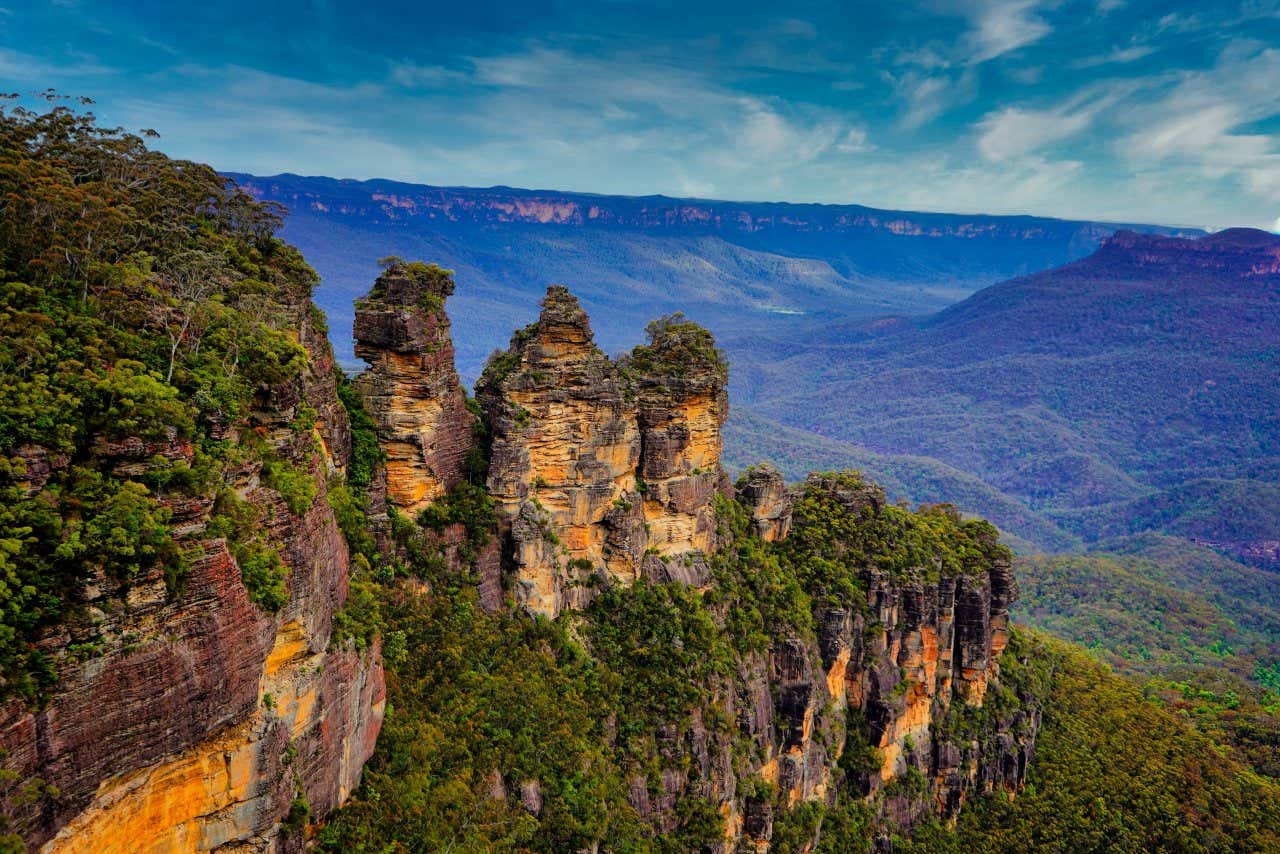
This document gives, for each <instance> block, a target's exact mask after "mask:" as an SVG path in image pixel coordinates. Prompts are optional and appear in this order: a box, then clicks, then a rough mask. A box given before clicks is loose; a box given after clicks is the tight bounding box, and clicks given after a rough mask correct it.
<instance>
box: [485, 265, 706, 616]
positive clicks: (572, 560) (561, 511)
mask: <svg viewBox="0 0 1280 854" xmlns="http://www.w3.org/2000/svg"><path fill="white" fill-rule="evenodd" d="M650 335H651V342H650V344H649V345H647V346H644V347H638V348H636V350H635V351H634V352H633V353H632V354H631V355H630V356H629V357H627V358H626V359H624V360H623V361H622V362H621V363H616V362H614V361H612V360H610V359H609V358H608V357H607V356H605V355H604V354H603V353H602V352H600V350H599V348H597V347H596V345H595V343H594V341H593V340H592V335H591V327H590V324H589V323H588V320H587V316H586V313H585V312H583V311H582V309H581V308H580V307H579V305H578V302H577V300H576V299H574V297H573V296H572V295H571V294H570V293H569V292H568V291H567V290H566V289H564V288H562V287H552V288H550V289H548V291H547V296H546V299H544V300H543V303H542V314H541V315H540V317H539V318H538V321H537V322H536V323H534V324H532V325H531V326H528V327H526V328H525V329H523V330H521V331H520V332H518V333H517V334H516V335H515V337H514V338H513V339H512V342H511V347H510V349H508V350H507V351H506V352H505V353H501V354H498V355H497V356H495V357H494V358H493V359H492V360H491V361H490V364H489V366H488V367H487V368H486V370H485V373H484V374H483V375H482V376H481V378H480V381H479V383H478V384H477V386H476V396H477V398H478V400H479V402H480V404H481V406H482V408H483V410H484V412H485V417H486V419H487V420H488V423H489V427H490V429H491V431H492V434H493V446H492V455H491V459H490V465H489V478H488V487H489V492H490V494H491V495H492V496H493V498H494V501H495V502H496V505H497V508H498V513H499V520H500V525H501V530H502V533H503V536H504V537H505V538H506V540H507V542H508V543H509V552H510V559H511V563H512V567H513V569H512V571H513V575H514V578H515V590H514V592H515V597H516V601H517V602H518V603H519V604H521V605H522V606H523V607H525V608H526V609H528V610H530V611H533V612H536V613H542V614H546V615H548V616H552V617H554V616H555V615H556V614H558V613H559V612H560V611H561V610H562V609H564V608H566V607H568V608H580V607H582V606H584V605H586V604H587V603H588V602H590V601H591V599H592V598H593V596H594V591H595V590H597V589H598V588H599V586H600V585H602V584H615V583H616V584H623V585H626V584H630V583H632V582H634V581H635V580H636V579H637V578H640V577H642V576H647V577H649V578H650V579H652V580H681V581H685V582H688V583H694V584H702V583H705V582H706V572H705V567H706V564H705V554H706V553H707V552H710V551H711V550H712V548H713V546H714V524H713V522H712V518H711V497H712V494H713V493H714V492H715V489H716V487H717V485H718V484H719V483H720V481H721V480H722V478H723V472H722V470H721V467H720V452H721V447H722V445H721V440H720V427H721V425H722V424H723V423H724V419H725V417H726V415H727V414H728V404H727V394H726V391H725V387H726V381H727V370H726V368H725V366H724V363H723V360H722V358H721V357H720V355H719V353H718V352H717V351H716V350H715V346H714V342H713V341H712V340H711V337H710V335H709V334H708V333H707V332H706V331H705V330H703V329H701V328H700V327H697V326H696V325H694V324H691V323H687V322H684V321H682V320H681V319H678V318H676V319H668V320H667V321H661V322H658V323H655V324H654V325H653V326H651V328H650Z"/></svg>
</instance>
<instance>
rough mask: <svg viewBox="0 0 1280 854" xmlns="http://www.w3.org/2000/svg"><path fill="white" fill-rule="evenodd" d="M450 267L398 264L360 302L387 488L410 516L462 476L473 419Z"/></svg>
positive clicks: (362, 347) (365, 377)
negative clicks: (456, 346)
mask: <svg viewBox="0 0 1280 854" xmlns="http://www.w3.org/2000/svg"><path fill="white" fill-rule="evenodd" d="M452 293H453V279H451V278H450V277H449V274H448V272H447V271H444V270H441V269H440V268H438V267H428V266H426V265H422V264H395V265H393V266H392V267H391V268H389V269H388V270H387V271H386V272H385V273H384V274H383V275H382V276H380V277H379V278H378V280H377V282H376V283H375V284H374V286H373V290H372V291H371V292H370V293H369V295H368V296H367V297H366V298H365V299H363V300H361V301H360V302H359V304H358V305H357V308H356V321H355V338H356V355H357V356H359V357H360V358H362V359H364V360H365V361H367V362H368V363H369V365H370V367H369V370H367V371H364V372H363V373H362V374H361V375H360V391H361V393H362V395H363V397H364V400H365V405H366V407H367V408H368V410H369V413H370V415H372V416H373V419H374V422H375V424H376V425H377V427H378V434H379V440H380V444H381V445H382V449H383V452H384V453H385V454H386V495H387V500H388V501H390V502H391V503H392V504H393V505H395V506H396V507H397V508H399V509H401V510H403V511H405V512H406V513H408V514H410V515H413V514H416V513H417V512H419V511H420V510H422V508H424V507H426V506H427V505H428V504H430V503H431V502H432V501H433V500H435V499H437V498H439V497H441V496H442V495H444V494H445V493H447V492H448V491H449V490H450V489H451V488H452V487H453V486H454V485H455V484H457V483H458V482H459V481H460V480H462V475H463V460H464V457H465V455H466V452H467V449H468V448H469V447H470V446H471V440H472V439H471V434H472V425H473V424H474V421H475V418H474V416H472V414H471V413H470V412H468V411H467V407H466V398H465V396H464V395H463V393H462V386H461V385H460V383H459V382H458V374H457V371H456V370H455V369H454V363H453V340H452V338H451V337H450V335H449V318H448V316H447V315H446V314H445V312H444V301H445V298H446V297H448V296H449V295H450V294H452Z"/></svg>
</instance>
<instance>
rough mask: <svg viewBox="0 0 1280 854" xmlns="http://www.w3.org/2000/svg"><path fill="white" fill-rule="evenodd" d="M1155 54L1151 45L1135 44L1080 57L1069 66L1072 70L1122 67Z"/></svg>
mask: <svg viewBox="0 0 1280 854" xmlns="http://www.w3.org/2000/svg"><path fill="white" fill-rule="evenodd" d="M1155 52H1156V49H1155V48H1154V47H1152V46H1151V45H1145V44H1135V45H1130V46H1129V47H1117V48H1115V49H1113V50H1111V51H1110V52H1108V53H1100V54H1094V55H1093V56H1084V57H1081V58H1080V59H1077V60H1076V61H1075V62H1073V63H1071V66H1072V67H1073V68H1097V67H1098V66H1101V65H1123V64H1125V63H1128V62H1136V61H1138V60H1139V59H1143V58H1144V57H1148V56H1150V55H1151V54H1153V53H1155Z"/></svg>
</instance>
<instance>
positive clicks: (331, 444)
mask: <svg viewBox="0 0 1280 854" xmlns="http://www.w3.org/2000/svg"><path fill="white" fill-rule="evenodd" d="M285 311H286V312H287V314H288V316H289V318H290V322H291V323H292V324H293V328H294V329H295V330H296V333H295V334H296V337H297V341H298V343H300V344H301V345H302V346H303V348H305V350H306V352H307V363H306V366H305V367H304V369H303V370H302V371H301V372H300V373H298V374H297V375H295V376H294V377H293V378H292V379H290V380H288V381H287V382H283V383H281V384H277V385H274V386H266V387H263V388H261V389H259V392H258V394H257V396H256V397H255V399H254V402H253V410H252V412H251V413H250V414H249V415H248V417H247V418H245V419H243V420H241V421H237V422H236V423H234V424H229V425H226V426H224V427H222V428H220V429H221V435H220V436H219V438H221V439H230V440H232V442H233V443H234V444H243V443H245V442H252V443H253V444H254V445H255V446H257V447H259V448H260V449H261V453H260V454H259V455H257V456H252V455H246V457H245V458H244V460H243V461H242V462H241V463H239V464H237V465H236V466H233V467H232V468H230V469H228V470H227V472H226V474H225V478H226V482H225V483H224V484H223V491H222V493H221V495H223V496H231V495H234V496H235V497H234V499H232V498H229V497H222V498H219V500H220V501H227V500H233V501H236V502H243V506H245V507H248V508H252V509H251V511H250V512H252V513H253V514H254V515H255V516H256V518H257V519H258V526H259V531H258V532H257V533H259V534H260V535H261V537H262V539H263V542H265V543H268V544H270V546H271V548H272V549H273V550H275V551H276V552H277V553H278V555H279V559H280V561H281V563H282V565H283V567H284V568H285V570H286V571H287V577H286V579H285V582H284V583H285V590H286V591H287V594H286V596H285V600H284V601H283V603H282V604H281V606H280V607H279V609H278V610H277V611H276V612H275V613H271V612H270V611H268V610H264V609H263V608H261V607H259V606H258V605H255V604H254V603H253V602H252V601H250V596H249V594H248V592H247V590H246V586H245V583H244V582H243V581H242V566H241V565H240V563H239V562H238V561H237V558H236V557H235V556H233V548H232V547H231V544H230V543H229V541H228V539H226V538H225V537H223V536H221V535H217V536H214V535H212V534H211V532H210V530H208V528H209V526H210V525H211V524H212V523H213V521H214V519H215V517H216V515H217V513H218V512H220V511H219V507H218V506H217V505H216V504H215V496H214V494H213V493H212V492H211V493H210V494H208V495H205V496H203V497H199V498H189V497H182V496H179V495H173V496H170V497H168V498H165V499H163V500H162V503H163V504H165V505H166V506H167V508H168V509H169V510H170V511H171V512H172V518H171V527H172V530H173V532H174V534H175V536H178V537H179V538H180V542H181V543H182V545H183V547H184V548H185V549H186V550H188V553H189V554H191V555H193V557H192V559H191V561H190V563H191V568H190V571H189V573H188V574H187V576H186V578H185V581H184V582H183V583H182V584H181V585H180V586H179V588H178V590H177V592H176V593H173V592H171V591H170V589H169V588H168V587H167V586H166V581H165V578H164V573H163V571H162V569H161V568H158V567H157V568H156V569H155V570H154V571H152V572H150V573H148V574H147V575H145V576H144V577H140V578H137V579H134V580H133V581H132V583H130V584H129V585H128V586H127V587H126V588H123V589H122V588H121V587H120V586H119V584H118V583H117V582H115V581H113V580H111V579H108V578H106V577H96V578H93V579H91V580H90V582H89V583H88V584H87V585H86V588H85V591H84V599H85V603H84V607H83V609H82V611H81V614H80V616H78V617H76V618H75V619H72V620H70V621H68V622H67V624H66V625H64V626H61V627H60V628H59V629H58V632H57V633H56V634H54V635H52V636H50V637H48V638H47V640H46V641H45V646H47V648H48V649H49V650H50V651H51V652H54V651H57V652H58V653H59V654H60V661H61V665H60V666H59V673H58V683H57V686H56V688H55V689H54V691H53V692H52V694H51V696H49V697H48V698H47V701H46V702H45V703H44V704H43V705H42V706H41V707H40V708H34V709H33V708H31V707H29V706H28V705H27V704H25V703H24V702H22V701H21V700H16V699H15V700H10V701H8V702H7V703H5V704H4V705H3V706H2V707H0V748H2V749H3V755H4V767H5V768H6V769H7V770H9V771H12V772H14V774H15V775H16V778H15V779H13V780H12V781H6V782H3V783H0V805H2V807H3V810H4V811H5V812H7V813H9V814H10V815H11V816H13V818H14V820H15V822H16V829H17V830H18V831H19V832H20V833H21V834H22V836H23V837H24V839H26V840H27V842H28V844H29V846H30V847H31V848H32V849H36V848H40V849H41V850H45V851H84V852H136V851H206V850H213V849H215V848H219V847H220V846H242V847H243V850H259V849H262V850H267V849H275V848H281V847H284V848H290V847H297V846H299V845H300V844H301V840H302V837H301V833H302V829H301V825H302V818H298V819H297V820H296V828H290V829H287V830H286V831H284V832H283V835H282V826H283V825H284V823H285V820H286V818H287V817H289V816H290V815H291V812H292V813H294V814H295V815H297V811H298V810H299V809H300V808H299V807H297V806H295V803H297V804H303V803H305V804H307V805H308V807H309V810H310V814H311V816H313V817H320V816H324V815H325V814H327V813H328V812H330V811H331V810H332V809H334V808H335V807H336V806H338V805H339V804H340V803H341V802H342V801H343V800H344V799H345V798H346V797H347V795H348V794H349V793H350V792H351V791H352V790H353V789H354V788H355V786H356V785H357V784H358V782H359V780H360V774H361V769H362V767H363V764H364V761H365V760H366V759H367V758H368V756H369V755H370V754H371V753H372V751H373V747H374V742H375V740H376V737H377V734H378V730H379V727H380V724H381V719H382V711H383V705H384V687H383V677H382V666H381V661H380V657H379V651H378V649H377V648H376V645H375V647H374V648H367V649H357V648H356V647H355V646H354V645H352V644H351V643H350V642H348V643H344V644H333V643H331V636H332V629H333V619H334V614H335V612H337V610H338V609H339V608H340V607H341V606H342V605H343V602H344V600H345V598H346V595H347V587H348V552H347V546H346V543H345V542H344V540H343V537H342V534H341V533H340V531H339V529H338V527H337V525H336V523H335V519H334V513H333V511H332V510H331V508H330V506H329V503H328V501H327V494H326V485H327V483H328V482H329V479H330V477H332V476H335V475H340V474H341V471H340V470H341V467H342V466H343V465H345V460H346V455H347V453H348V451H349V447H350V441H351V440H350V435H349V431H348V426H347V420H346V416H345V413H344V411H343V409H342V407H341V405H340V403H339V402H338V399H337V396H336V390H335V384H334V374H333V368H334V366H333V360H332V354H331V352H330V349H329V344H328V341H327V340H326V338H325V335H324V331H323V329H322V328H317V327H316V326H315V325H314V319H313V315H312V313H311V307H310V302H309V300H302V301H300V302H298V303H297V304H294V305H291V306H287V307H286V308H285ZM310 424H314V426H309V425H310ZM94 453H95V459H94V460H93V461H92V462H93V464H94V465H95V466H99V467H102V468H107V469H111V470H113V471H115V472H116V473H118V474H128V475H130V476H134V477H138V478H140V479H141V478H145V477H146V475H147V473H148V472H149V471H151V470H153V469H154V468H155V467H156V466H159V465H167V464H172V463H173V462H174V461H175V460H177V461H184V462H188V463H191V462H194V460H195V449H194V448H193V447H192V446H191V444H190V443H183V442H180V441H173V442H162V443H155V442H143V441H132V440H126V441H113V442H99V443H97V444H96V445H95V450H94ZM263 459H270V460H272V461H273V464H274V465H276V466H289V467H291V470H293V471H296V472H298V473H299V476H300V477H303V478H305V479H306V481H308V482H309V483H310V484H311V486H310V487H309V488H308V489H307V490H306V491H304V493H303V494H304V495H309V496H310V498H309V500H305V501H301V502H300V501H299V499H297V498H296V497H293V496H290V497H286V496H285V495H283V494H282V493H281V492H280V491H278V489H277V488H275V487H273V486H270V485H268V481H271V480H272V478H271V477H270V476H268V474H267V472H266V471H265V469H266V464H264V462H263ZM166 461H167V462H166ZM272 482H275V481H272ZM278 485H279V484H278V483H277V486H278ZM77 649H79V650H85V651H86V652H83V653H79V654H77V653H76V652H75V650H77ZM237 850H242V849H241V848H237Z"/></svg>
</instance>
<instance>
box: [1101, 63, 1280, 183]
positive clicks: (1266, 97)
mask: <svg viewBox="0 0 1280 854" xmlns="http://www.w3.org/2000/svg"><path fill="white" fill-rule="evenodd" d="M1277 80H1280V49H1262V50H1256V49H1254V50H1249V49H1247V48H1237V47H1229V48H1227V50H1225V51H1224V52H1223V55H1222V56H1221V57H1220V58H1219V61H1218V64H1217V65H1215V66H1214V67H1213V68H1211V69H1208V70H1206V71H1199V72H1192V73H1187V74H1184V75H1182V76H1181V78H1180V80H1179V82H1178V83H1177V84H1176V85H1174V86H1173V87H1172V89H1171V90H1170V91H1169V92H1168V94H1166V95H1165V96H1164V97H1163V98H1161V99H1158V100H1154V101H1149V102H1143V103H1139V104H1135V105H1134V106H1133V108H1132V109H1131V110H1129V111H1127V112H1126V119H1127V121H1128V122H1129V124H1130V126H1131V128H1132V129H1131V131H1130V132H1129V133H1128V134H1127V135H1126V136H1124V137H1123V138H1122V139H1121V140H1120V141H1119V143H1117V146H1116V147H1117V151H1118V153H1119V154H1121V155H1122V156H1124V157H1127V158H1129V159H1130V160H1132V161H1135V162H1141V163H1147V164H1151V163H1161V164H1166V165H1167V166H1168V167H1170V168H1182V169H1187V170H1190V171H1192V172H1194V173H1198V174H1199V175H1201V176H1205V177H1209V178H1230V179H1233V180H1235V181H1236V182H1237V183H1238V184H1239V185H1240V186H1241V187H1242V188H1243V189H1244V190H1245V191H1246V192H1248V193H1250V194H1253V195H1255V196H1258V197H1260V198H1262V199H1266V200H1269V201H1280V138H1277V137H1276V136H1274V135H1271V134H1267V133H1260V132H1256V131H1250V127H1251V126H1253V125H1255V124H1256V123H1258V122H1262V121H1264V120H1268V119H1273V118H1275V117H1276V116H1278V115H1280V101H1277V99H1276V95H1275V82H1276V81H1277Z"/></svg>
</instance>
